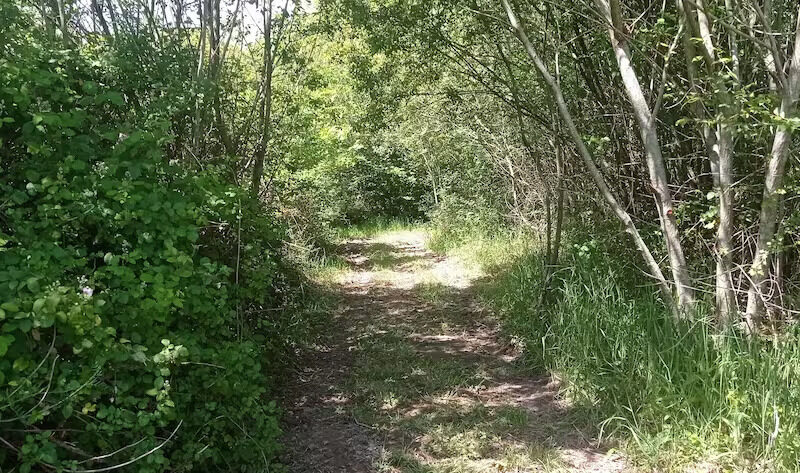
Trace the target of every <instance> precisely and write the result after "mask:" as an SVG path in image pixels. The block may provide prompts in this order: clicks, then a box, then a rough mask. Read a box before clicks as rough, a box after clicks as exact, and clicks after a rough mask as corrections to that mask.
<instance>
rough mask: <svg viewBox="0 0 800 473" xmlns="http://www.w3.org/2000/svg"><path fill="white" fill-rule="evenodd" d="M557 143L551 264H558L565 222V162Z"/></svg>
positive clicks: (556, 142)
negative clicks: (562, 228)
mask: <svg viewBox="0 0 800 473" xmlns="http://www.w3.org/2000/svg"><path fill="white" fill-rule="evenodd" d="M555 144H556V149H555V152H556V228H555V234H554V235H553V252H552V254H551V256H552V259H551V260H550V266H551V267H555V266H556V265H557V264H558V253H559V250H560V247H561V227H562V225H563V222H564V163H563V160H562V157H561V147H560V146H559V145H558V140H556V141H555Z"/></svg>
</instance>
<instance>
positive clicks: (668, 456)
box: [431, 231, 800, 471]
mask: <svg viewBox="0 0 800 473" xmlns="http://www.w3.org/2000/svg"><path fill="white" fill-rule="evenodd" d="M432 235H433V240H432V242H431V244H432V246H433V247H435V248H438V249H446V250H448V251H450V252H452V253H456V254H459V255H463V256H465V257H468V258H470V260H471V261H472V262H473V264H477V265H479V266H481V267H482V268H483V270H484V271H485V272H486V273H488V275H489V278H488V279H489V283H488V284H487V285H486V287H485V288H484V289H483V290H482V295H483V297H484V298H485V299H486V301H488V303H489V304H490V305H491V306H492V307H493V308H494V309H495V310H496V312H497V313H498V314H499V315H500V316H501V318H502V320H503V325H504V328H505V331H506V332H507V333H508V334H509V335H511V336H513V337H515V338H517V339H518V340H520V341H521V342H522V344H524V346H525V350H526V354H527V360H528V364H529V366H531V367H536V368H538V369H541V368H542V367H543V368H545V369H547V370H549V371H551V372H553V373H555V374H556V375H557V376H559V377H560V378H561V379H562V380H563V381H564V384H563V385H564V387H565V390H566V391H567V394H568V396H569V398H570V399H571V400H572V401H573V403H574V404H575V406H576V408H580V409H581V410H582V411H583V412H585V413H586V415H588V416H591V418H592V419H594V421H595V423H596V424H597V426H598V432H599V433H600V434H602V435H604V436H613V437H615V438H616V439H620V440H621V441H622V442H623V443H624V444H625V445H626V446H627V451H628V452H630V455H631V458H632V459H633V460H634V461H635V462H636V463H638V464H639V465H640V466H642V467H644V468H647V469H655V470H658V471H687V470H688V471H800V467H799V466H798V459H800V389H798V386H797V380H798V379H800V378H798V376H799V375H800V344H799V343H798V336H797V333H794V332H792V333H784V334H782V335H780V336H776V337H774V338H773V339H771V340H769V341H763V340H749V339H747V338H745V337H744V336H742V335H741V334H738V333H735V332H732V331H730V332H725V333H720V332H719V331H717V329H715V328H714V327H713V326H712V325H711V324H710V322H709V321H708V320H707V318H705V317H703V316H702V314H700V316H699V317H698V318H697V319H696V320H695V321H693V322H691V323H686V324H678V323H675V322H674V321H673V320H672V319H671V318H670V317H669V314H668V313H667V311H665V310H664V308H663V306H662V304H661V303H660V301H659V300H658V298H657V297H656V296H655V294H654V292H655V291H654V289H653V288H652V287H651V286H649V285H647V284H646V279H645V277H644V276H643V274H642V273H641V271H639V270H638V269H637V268H635V267H634V266H633V263H631V262H632V261H633V262H635V261H637V260H636V259H635V257H633V256H631V257H629V258H624V257H620V256H619V255H620V254H624V253H620V252H618V251H616V250H612V249H611V245H613V244H614V241H606V242H603V241H597V240H591V241H589V242H584V241H581V240H580V239H579V238H576V237H572V238H571V239H570V240H571V241H570V240H568V241H567V242H566V244H565V245H564V248H565V250H564V252H563V253H564V254H563V258H562V261H561V265H560V267H559V268H558V269H557V270H556V272H555V277H554V281H553V283H552V284H551V290H550V291H549V293H548V294H542V288H543V286H544V284H543V280H544V263H543V261H544V255H543V253H542V251H541V249H540V248H541V246H540V244H538V243H537V241H536V240H535V238H532V237H530V236H526V235H524V234H519V233H517V234H511V233H499V234H496V235H484V236H481V237H478V238H476V239H474V240H471V241H465V240H464V239H458V240H453V239H449V238H448V236H447V235H437V234H436V232H435V231H434V232H432ZM613 255H618V256H616V257H615V256H613ZM698 469H699V470H698Z"/></svg>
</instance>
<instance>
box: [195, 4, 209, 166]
mask: <svg viewBox="0 0 800 473" xmlns="http://www.w3.org/2000/svg"><path fill="white" fill-rule="evenodd" d="M197 14H198V17H199V19H200V45H199V46H198V54H197V69H196V70H195V76H194V81H195V87H197V89H198V92H199V89H200V79H201V78H202V74H203V64H204V63H205V54H206V29H207V28H208V18H207V15H208V0H200V1H198V2H197ZM201 110H202V104H201V102H200V98H199V97H198V96H195V103H194V123H193V128H194V130H193V132H192V142H193V148H194V150H195V153H196V154H197V153H199V151H200V135H201V131H202V130H201V126H200V125H201V123H200V121H201Z"/></svg>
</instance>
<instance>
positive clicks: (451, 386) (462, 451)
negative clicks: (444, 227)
mask: <svg viewBox="0 0 800 473" xmlns="http://www.w3.org/2000/svg"><path fill="white" fill-rule="evenodd" d="M341 251H342V254H343V255H344V256H345V258H346V259H347V261H348V263H349V266H350V268H349V269H348V270H346V271H343V272H342V273H341V274H339V275H338V278H336V281H335V284H334V286H335V289H336V290H337V291H338V292H339V293H340V294H341V299H342V300H341V304H340V307H339V310H338V311H337V312H336V313H335V314H334V317H333V320H332V321H331V325H330V332H329V334H328V336H327V337H326V339H325V341H324V343H322V344H320V345H319V346H317V347H316V350H314V351H313V352H312V353H310V354H309V355H308V357H307V358H306V360H305V364H304V368H302V370H301V371H300V373H299V374H298V376H297V379H296V380H295V381H293V382H292V383H291V386H290V388H291V389H290V390H289V393H290V394H289V399H288V400H287V404H286V405H287V409H288V410H289V412H288V415H287V418H288V421H287V448H288V452H287V458H286V461H287V464H288V465H289V467H290V470H291V471H294V472H298V473H300V472H325V473H340V472H342V473H343V472H348V473H361V472H365V473H366V472H407V473H423V472H429V473H445V472H448V473H458V472H464V473H468V472H475V473H477V472H540V471H587V472H618V471H623V470H625V464H624V462H623V461H622V460H621V459H620V458H619V457H617V456H615V455H613V454H606V453H604V452H603V451H602V450H600V449H597V448H595V447H593V444H594V442H593V440H592V439H590V438H588V437H587V435H586V434H585V433H583V430H582V429H581V428H579V427H577V426H576V425H580V422H577V419H576V415H575V413H573V412H572V411H571V409H570V407H569V405H568V404H567V403H565V402H564V401H563V400H562V399H561V398H560V397H559V395H558V388H557V385H556V384H555V383H553V382H551V379H550V378H549V377H546V376H538V377H536V376H530V375H526V374H525V373H523V372H521V371H520V370H519V368H518V363H516V361H517V357H518V355H519V354H518V352H517V350H516V348H515V347H514V345H513V344H510V343H503V342H502V341H501V340H502V339H501V337H500V336H499V334H498V327H497V325H496V322H495V321H494V319H493V317H492V316H491V314H489V313H487V311H486V310H485V309H484V308H483V307H482V306H481V304H480V303H479V302H478V300H477V298H476V296H475V294H474V286H475V284H476V283H477V282H478V281H479V280H480V278H481V277H482V275H481V274H480V272H478V271H477V270H474V269H467V266H466V265H464V264H462V263H461V262H460V261H459V260H458V259H456V258H453V257H442V256H439V255H436V254H434V253H432V252H431V251H429V250H428V249H427V248H426V247H425V236H424V234H423V233H421V232H416V231H401V232H392V233H386V234H383V235H380V236H378V237H375V238H372V239H354V240H350V241H348V242H346V243H344V244H343V245H342V247H341Z"/></svg>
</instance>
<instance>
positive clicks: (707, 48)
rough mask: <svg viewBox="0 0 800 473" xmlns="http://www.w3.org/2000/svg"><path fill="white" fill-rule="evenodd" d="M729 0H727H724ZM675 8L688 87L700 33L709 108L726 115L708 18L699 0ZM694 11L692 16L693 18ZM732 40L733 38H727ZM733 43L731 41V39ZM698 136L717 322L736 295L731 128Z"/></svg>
mask: <svg viewBox="0 0 800 473" xmlns="http://www.w3.org/2000/svg"><path fill="white" fill-rule="evenodd" d="M729 3H730V0H727V4H729ZM676 4H677V7H678V10H679V12H680V13H681V14H682V15H683V18H684V21H685V22H686V23H687V24H688V25H689V28H688V29H689V34H687V35H684V42H683V45H684V48H685V53H686V67H687V72H688V78H689V84H690V89H691V90H692V91H693V92H694V93H695V94H699V90H698V89H697V83H696V81H697V69H696V66H695V62H694V58H695V56H696V54H695V48H694V45H695V42H694V38H696V37H700V41H699V42H698V43H699V44H700V47H701V51H702V57H703V58H704V60H705V64H706V71H707V75H708V77H710V78H712V80H713V81H714V89H715V90H716V91H717V92H716V94H715V102H717V106H716V107H715V108H714V109H713V110H714V111H715V112H716V115H718V116H727V115H729V114H730V113H731V98H730V93H729V92H728V89H727V85H726V84H725V82H724V80H721V79H720V78H719V74H718V73H717V71H716V67H717V62H716V58H715V57H716V53H715V49H714V43H713V38H712V36H711V22H710V20H709V18H708V16H707V15H706V14H705V10H704V6H703V3H702V0H699V2H698V6H699V7H700V8H695V7H694V5H692V4H691V3H690V2H689V1H687V0H677V1H676ZM695 13H696V18H695ZM730 40H731V41H733V38H730ZM734 44H735V43H734ZM692 109H693V113H694V115H695V118H696V119H697V120H703V119H708V118H713V117H707V116H706V115H707V114H706V112H705V111H704V109H703V106H702V105H701V103H700V102H699V101H695V102H693V107H692ZM702 128H703V129H702V138H703V142H704V144H705V149H706V153H707V155H708V160H709V163H710V167H711V176H712V180H713V186H714V190H715V192H716V194H717V196H718V199H719V200H718V201H719V225H718V227H717V234H716V244H715V247H716V271H715V308H716V315H717V321H718V322H719V323H720V325H724V324H728V323H730V322H731V320H732V318H733V315H734V314H735V313H736V312H737V310H736V296H735V294H734V290H733V221H734V202H733V189H732V185H733V151H734V150H733V136H732V130H731V129H730V127H729V125H728V124H727V123H725V122H721V123H718V124H717V125H716V126H715V128H712V127H711V126H710V125H708V124H703V127H702Z"/></svg>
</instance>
